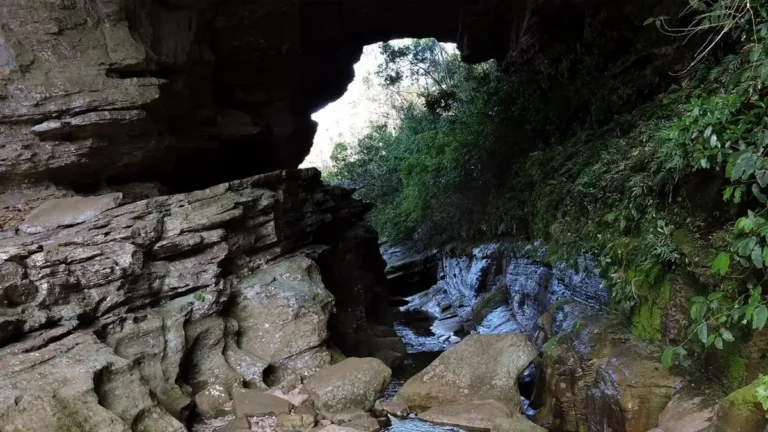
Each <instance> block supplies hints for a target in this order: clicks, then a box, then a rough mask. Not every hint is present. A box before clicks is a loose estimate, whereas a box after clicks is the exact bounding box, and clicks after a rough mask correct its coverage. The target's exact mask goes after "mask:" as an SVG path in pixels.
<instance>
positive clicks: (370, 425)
mask: <svg viewBox="0 0 768 432" xmlns="http://www.w3.org/2000/svg"><path fill="white" fill-rule="evenodd" d="M342 426H343V427H345V428H348V429H353V430H356V431H358V432H379V430H381V425H379V421H378V420H376V419H375V418H373V417H371V416H360V417H359V418H356V419H354V420H352V421H350V422H346V423H343V424H342Z"/></svg>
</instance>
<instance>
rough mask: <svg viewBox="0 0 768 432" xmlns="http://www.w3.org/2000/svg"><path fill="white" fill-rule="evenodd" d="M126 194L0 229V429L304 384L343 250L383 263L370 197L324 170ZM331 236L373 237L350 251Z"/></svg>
mask: <svg viewBox="0 0 768 432" xmlns="http://www.w3.org/2000/svg"><path fill="white" fill-rule="evenodd" d="M122 199H123V197H122V194H120V193H115V194H107V195H100V196H94V197H87V198H85V197H74V198H63V199H57V200H52V201H47V202H46V203H44V204H43V205H41V206H39V207H38V208H37V209H36V210H34V211H33V212H31V213H30V214H29V215H28V216H27V217H26V219H25V220H24V222H23V223H21V224H20V225H19V226H18V229H17V230H15V232H14V233H13V234H12V235H9V236H8V237H7V238H5V239H2V240H0V299H2V303H0V343H2V344H3V345H6V346H5V348H3V349H2V352H1V353H0V362H2V364H5V365H6V366H3V371H4V374H3V376H2V378H0V401H2V402H1V403H0V428H2V429H3V430H5V429H9V428H10V429H9V430H13V428H14V427H16V428H20V429H21V430H29V431H37V430H40V431H43V430H105V431H106V430H120V431H123V430H134V431H137V430H147V431H154V430H169V431H170V430H184V429H183V427H182V426H181V424H180V423H179V422H178V420H177V419H180V420H183V419H184V418H185V417H186V415H187V413H188V411H189V409H190V406H191V404H190V402H191V400H192V398H193V397H195V396H196V395H199V394H203V395H215V394H217V393H220V392H221V391H220V390H217V389H222V390H223V391H224V392H230V391H232V389H234V388H239V387H242V386H245V387H250V388H265V387H266V386H267V385H269V386H282V387H284V388H287V389H290V388H293V387H295V386H296V385H297V384H299V383H301V381H302V380H303V379H305V378H306V377H308V376H310V375H312V374H313V373H314V372H315V371H317V370H319V369H321V368H323V367H326V366H328V365H330V363H331V355H330V353H329V351H328V349H327V348H326V342H327V340H328V321H329V320H330V317H331V316H332V314H333V313H334V311H335V302H336V301H335V298H334V295H333V294H332V292H337V293H339V294H340V295H341V294H343V293H344V290H345V289H346V287H344V286H333V283H335V281H336V280H335V279H334V278H333V277H326V274H333V272H334V271H336V270H335V267H334V265H335V264H333V263H335V262H336V261H337V260H341V261H344V262H348V264H347V266H346V268H348V269H352V270H354V272H353V273H351V274H350V276H355V277H357V278H359V279H360V280H363V281H370V280H374V281H376V280H379V279H377V278H380V277H383V272H380V274H368V272H369V271H374V272H375V271H376V269H377V267H376V266H375V265H370V264H369V263H368V262H367V259H369V258H370V259H372V260H373V261H374V264H375V263H378V262H380V261H381V256H380V255H379V254H378V251H377V249H376V244H377V242H376V240H375V237H376V236H375V233H373V232H371V230H370V229H369V228H367V227H366V226H365V225H364V224H362V223H361V222H360V221H361V218H362V216H363V215H364V213H365V211H366V207H365V206H364V205H362V204H361V203H360V202H358V201H356V200H354V199H352V198H351V197H350V194H349V192H348V191H344V190H342V189H339V188H327V187H324V186H323V185H322V183H321V182H320V181H319V173H318V172H317V171H316V170H314V169H310V170H296V171H280V172H275V173H272V174H266V175H261V176H256V177H251V178H247V179H244V180H239V181H235V182H230V183H225V184H221V185H218V186H215V187H212V188H209V189H206V190H202V191H198V192H191V193H186V194H180V195H171V196H158V197H155V198H150V199H147V200H141V201H136V202H133V203H128V204H124V205H123V204H122V202H121V201H122ZM361 232H362V233H364V234H361ZM349 233H352V234H349ZM328 238H347V239H348V240H347V244H355V243H356V242H360V243H359V245H357V246H356V247H352V248H351V250H352V251H360V250H363V251H366V247H372V248H373V249H371V250H368V251H366V253H365V254H364V255H363V258H360V257H357V256H355V257H354V258H355V259H354V260H351V261H350V257H346V255H345V254H344V250H339V249H338V248H337V247H335V246H334V245H327V244H323V243H319V241H320V239H328ZM350 262H351V264H350ZM318 263H320V264H318ZM324 281H325V282H326V283H329V284H330V285H326V284H324ZM350 283H351V282H350ZM365 285H366V286H368V287H371V286H372V285H373V283H371V282H365ZM376 289H377V290H379V291H380V292H386V290H385V289H384V287H383V286H377V287H376ZM349 313H353V312H352V311H348V310H346V309H343V310H340V311H339V313H338V315H339V316H338V317H337V318H335V319H340V320H342V321H343V320H349V318H346V317H345V314H349ZM354 313H356V316H355V320H356V321H357V322H358V329H359V330H360V331H361V332H368V333H372V332H373V330H372V329H373V328H376V327H379V326H384V325H385V324H386V322H383V321H378V322H376V319H377V317H370V320H369V318H368V317H366V316H365V314H364V311H363V315H360V314H359V313H358V311H354ZM344 337H350V338H353V337H359V335H356V334H354V333H352V332H350V333H348V334H346V335H340V338H341V340H344ZM385 345H386V347H387V348H388V349H389V348H391V346H392V343H389V342H388V341H387V343H386V344H385ZM368 350H369V352H366V353H364V354H366V355H373V354H374V353H379V352H381V351H382V348H381V347H379V346H377V345H376V343H375V341H373V342H371V344H369V345H368ZM387 359H389V360H391V359H392V356H391V355H390V356H388V357H387ZM202 399H205V398H203V397H201V398H199V400H202ZM208 399H210V398H208ZM41 409H44V410H45V411H46V412H51V413H53V414H54V415H52V416H49V417H48V418H46V419H45V421H41V420H40V419H39V416H34V415H30V413H31V412H34V411H35V410H41ZM90 412H94V413H96V414H94V415H90V414H88V413H90ZM144 423H147V424H148V425H147V426H141V425H142V424H144ZM150 423H151V424H150ZM93 428H95V429H93ZM179 428H181V429H179Z"/></svg>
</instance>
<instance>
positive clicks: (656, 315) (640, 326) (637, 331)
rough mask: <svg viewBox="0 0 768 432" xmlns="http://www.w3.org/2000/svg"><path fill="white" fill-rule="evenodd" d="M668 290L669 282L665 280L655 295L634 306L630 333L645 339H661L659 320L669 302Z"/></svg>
mask: <svg viewBox="0 0 768 432" xmlns="http://www.w3.org/2000/svg"><path fill="white" fill-rule="evenodd" d="M669 291H670V284H669V282H668V281H665V282H664V283H663V284H661V288H660V289H659V291H658V294H657V295H656V296H655V297H653V298H650V299H647V300H646V301H643V302H641V303H640V304H638V305H637V306H636V307H635V310H634V312H633V313H632V334H634V335H635V336H637V337H639V338H641V339H645V340H652V341H657V340H660V339H661V320H662V317H663V316H664V309H665V308H666V307H667V304H668V303H669Z"/></svg>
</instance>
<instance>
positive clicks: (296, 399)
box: [267, 389, 309, 407]
mask: <svg viewBox="0 0 768 432" xmlns="http://www.w3.org/2000/svg"><path fill="white" fill-rule="evenodd" d="M267 394H271V395H273V396H277V397H279V398H283V399H285V400H287V401H288V402H290V403H291V404H292V405H294V406H297V407H298V406H301V405H302V404H303V403H304V402H306V401H307V400H308V399H309V395H308V394H304V393H298V392H290V393H288V394H285V393H283V391H282V390H281V389H271V390H267Z"/></svg>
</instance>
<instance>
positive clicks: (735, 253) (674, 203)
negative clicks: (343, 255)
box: [329, 0, 768, 400]
mask: <svg viewBox="0 0 768 432" xmlns="http://www.w3.org/2000/svg"><path fill="white" fill-rule="evenodd" d="M690 4H691V6H690V7H689V8H688V9H686V11H684V13H683V15H682V17H681V18H680V19H681V20H682V21H683V22H686V23H687V24H686V25H684V26H679V28H675V24H673V21H674V20H672V21H670V20H669V19H667V18H664V17H662V18H656V19H653V18H652V19H650V20H649V21H648V24H650V26H649V28H648V29H649V30H653V31H654V32H656V33H657V34H658V35H660V36H663V37H665V38H667V43H668V44H673V43H674V44H677V43H679V42H680V41H681V40H682V39H686V40H687V42H688V43H687V44H686V45H685V46H679V45H675V51H674V53H675V54H673V55H676V56H678V57H679V58H683V59H685V64H684V65H682V66H683V67H681V68H679V69H678V70H667V71H666V72H665V73H664V76H667V77H669V76H670V75H668V72H677V73H678V75H676V76H675V77H671V79H662V80H659V81H657V86H656V87H655V90H657V91H656V92H655V93H654V92H652V93H654V94H655V95H653V94H650V93H643V92H641V91H639V90H638V88H639V86H641V85H643V84H642V83H644V82H645V81H642V80H641V79H638V80H635V79H634V78H635V77H636V76H635V75H631V73H636V74H637V76H640V74H641V72H638V71H634V72H628V73H629V74H630V75H629V76H627V75H626V74H625V75H624V76H623V77H622V79H621V80H620V82H618V81H611V80H610V79H608V78H606V76H608V77H610V76H613V75H612V74H611V73H606V71H612V70H615V64H616V63H617V62H616V61H615V60H616V59H605V58H603V57H602V56H601V55H600V52H601V51H600V50H599V49H598V48H596V49H595V51H594V53H589V52H587V53H582V55H581V56H579V57H578V58H577V57H575V56H573V55H571V54H568V53H567V52H563V53H547V54H546V55H542V56H538V57H537V58H535V59H533V60H531V61H529V62H527V63H526V64H525V65H523V66H521V67H518V68H516V69H515V70H513V71H512V73H509V72H506V73H503V72H501V69H500V68H499V65H495V64H486V65H479V66H468V65H461V64H460V63H459V62H458V59H457V58H456V57H455V56H450V55H441V56H439V58H438V57H437V56H435V55H434V54H435V52H437V51H439V50H438V49H436V47H435V46H434V44H430V43H425V42H420V43H417V44H414V45H412V46H409V47H405V48H400V49H397V48H393V47H391V46H387V45H385V48H384V51H383V53H384V55H385V57H386V58H387V62H386V63H385V65H384V66H383V68H382V70H381V71H380V72H381V73H380V76H381V78H382V79H383V80H384V81H385V82H386V83H387V84H388V85H391V86H392V87H393V91H397V85H398V84H401V83H402V81H403V79H404V77H403V75H402V74H398V73H397V72H396V70H395V69H393V68H392V66H393V65H397V64H400V66H402V64H406V65H410V69H412V70H416V71H418V70H422V71H424V70H436V69H435V64H434V63H435V62H436V63H440V64H441V65H442V66H440V67H439V68H437V69H440V70H442V71H443V72H441V74H440V75H435V76H420V78H421V80H420V81H419V82H420V83H421V85H420V86H418V92H417V93H418V95H419V97H417V98H411V99H408V100H406V102H405V103H403V99H402V98H393V100H395V99H397V100H398V101H399V102H398V103H399V105H398V106H397V107H396V109H397V112H398V114H399V115H398V121H397V123H396V124H395V125H394V126H393V125H392V124H382V125H377V126H376V127H374V128H373V129H372V131H371V132H370V133H369V134H367V135H366V136H365V137H363V138H362V139H361V140H359V142H356V143H345V144H339V145H338V146H337V148H336V150H335V151H334V164H335V166H336V169H335V170H334V172H332V173H330V174H329V178H330V179H331V180H334V181H344V182H348V183H351V184H353V185H355V186H357V187H359V188H360V190H359V191H358V193H359V195H360V196H361V197H362V198H365V199H367V200H370V201H373V202H374V203H376V205H377V207H376V209H375V210H374V212H373V214H372V220H373V223H374V224H375V226H376V227H377V228H378V229H379V231H380V232H381V233H382V234H383V235H384V236H385V237H386V238H388V239H390V240H393V241H399V240H403V239H416V240H418V241H421V242H424V243H427V244H430V245H437V246H446V245H448V244H451V243H456V242H472V241H478V240H482V239H485V238H489V237H494V238H497V237H498V236H502V235H504V236H516V237H524V238H527V239H538V240H542V244H543V245H545V246H546V247H547V248H548V250H549V252H550V253H549V257H550V258H551V259H553V260H558V261H560V260H573V259H574V258H575V257H578V256H581V255H583V254H585V253H586V254H591V255H592V256H594V257H595V260H596V262H597V263H598V265H599V267H600V270H601V271H602V273H603V275H604V277H605V278H606V280H607V281H608V283H609V284H610V289H611V290H612V296H613V307H614V309H615V310H616V311H617V312H619V313H621V314H622V315H624V316H626V317H627V319H628V320H629V321H630V322H631V325H632V328H633V331H634V332H635V334H636V335H638V336H641V337H644V338H646V339H651V340H659V339H660V338H661V336H662V328H661V326H662V318H663V316H662V315H663V314H664V311H665V310H666V309H667V308H668V306H669V305H670V304H671V303H672V302H675V301H676V298H672V297H682V298H684V300H685V302H684V303H685V305H684V306H683V307H684V308H685V310H684V315H685V318H686V321H687V322H685V323H684V324H683V327H682V329H680V330H679V331H677V332H674V331H673V332H671V334H667V335H666V336H667V341H665V342H667V343H668V344H669V345H671V347H670V348H669V349H667V350H666V351H665V353H664V356H663V362H664V363H665V366H669V365H670V364H671V363H672V362H673V361H680V362H682V363H688V362H691V361H696V362H700V361H702V359H705V358H707V357H706V356H705V355H704V352H705V350H707V348H708V347H710V346H712V347H714V349H715V350H717V349H724V352H723V353H721V355H719V356H715V360H712V359H711V358H707V360H708V362H709V363H713V364H719V365H721V366H723V367H721V368H719V371H720V372H721V376H722V377H723V378H725V379H726V380H727V381H728V383H729V384H730V385H731V386H732V387H733V388H738V387H742V386H744V385H746V384H747V382H746V379H747V374H746V372H745V366H744V364H745V356H747V355H748V353H747V351H748V349H749V344H748V341H749V340H750V337H752V331H753V330H760V329H762V328H763V327H764V326H765V324H766V321H767V320H768V308H767V307H766V299H767V298H768V297H766V295H764V291H765V290H764V288H766V280H768V278H767V277H766V269H767V268H768V216H766V215H765V214H766V208H767V207H766V201H768V198H767V196H768V190H767V189H768V158H767V157H766V154H767V152H768V107H767V106H766V103H768V101H766V99H767V98H768V91H767V90H768V87H767V86H766V80H768V60H767V58H766V54H765V53H766V51H767V50H768V14H767V13H766V2H765V1H757V2H750V1H745V0H721V1H720V2H716V3H703V2H699V1H697V0H691V3H690ZM653 24H655V25H653ZM654 27H656V28H657V29H658V30H661V31H657V29H656V28H654ZM648 37H649V38H653V37H654V36H648ZM670 41H674V42H670ZM667 66H669V65H667ZM649 68H650V67H646V68H645V69H644V72H642V73H645V74H647V73H648V71H649ZM400 69H402V67H401V68H400ZM400 69H397V70H400ZM406 69H408V68H406ZM652 73H657V74H659V76H661V72H659V71H658V70H652ZM566 83H567V84H566ZM688 302H690V303H688ZM688 304H690V306H688ZM764 381H766V380H764ZM759 389H760V391H761V392H762V394H763V396H764V399H766V400H768V390H767V389H768V382H766V383H765V385H761V387H759Z"/></svg>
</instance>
